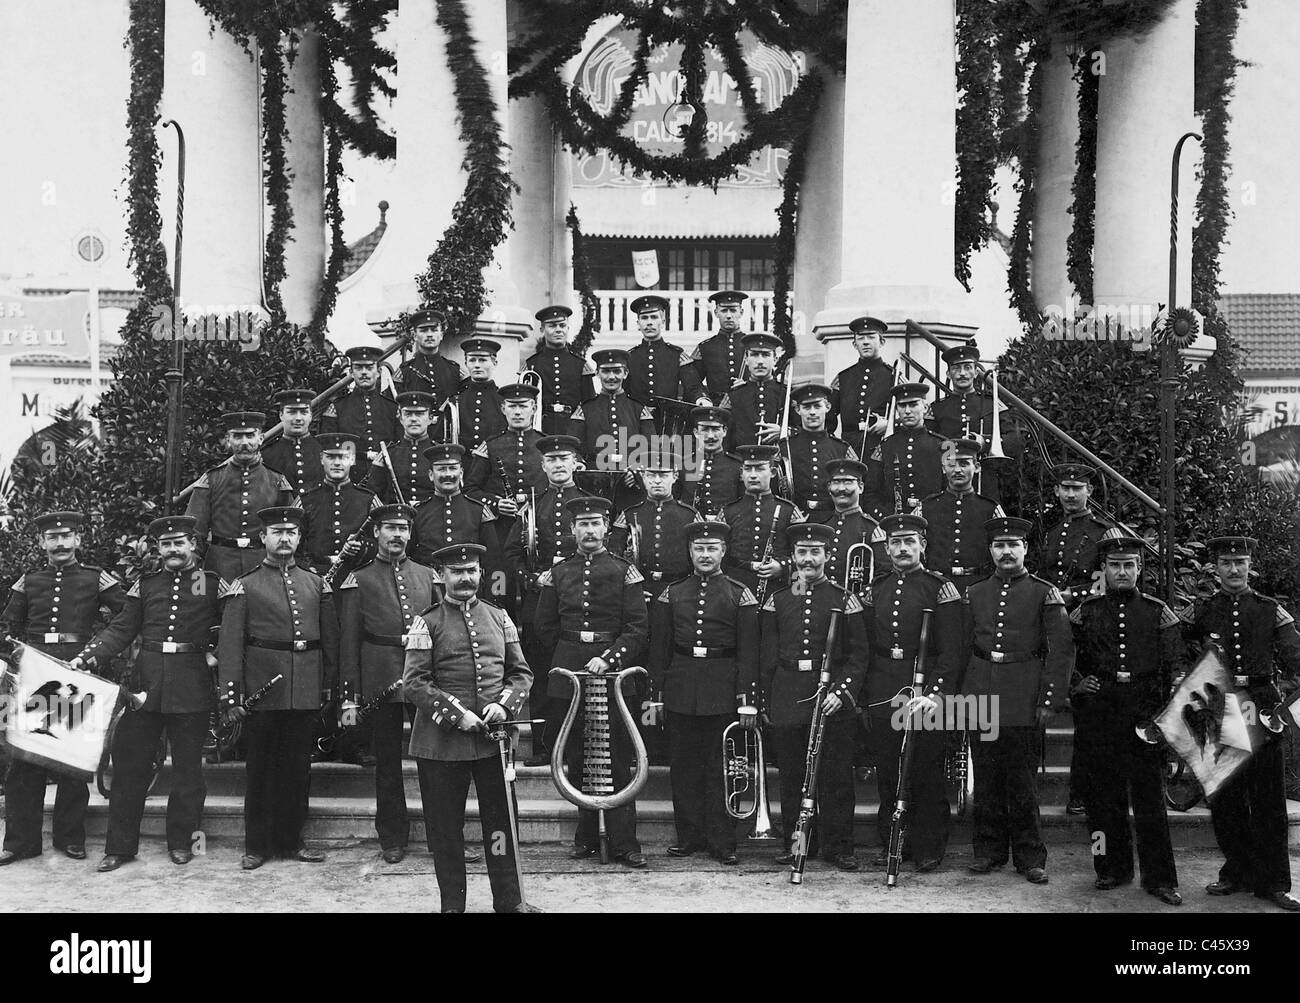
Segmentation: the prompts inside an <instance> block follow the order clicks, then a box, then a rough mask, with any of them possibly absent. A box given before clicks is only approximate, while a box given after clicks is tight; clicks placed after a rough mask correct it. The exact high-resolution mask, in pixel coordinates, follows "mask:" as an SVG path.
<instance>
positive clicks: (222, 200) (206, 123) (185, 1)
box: [159, 0, 263, 313]
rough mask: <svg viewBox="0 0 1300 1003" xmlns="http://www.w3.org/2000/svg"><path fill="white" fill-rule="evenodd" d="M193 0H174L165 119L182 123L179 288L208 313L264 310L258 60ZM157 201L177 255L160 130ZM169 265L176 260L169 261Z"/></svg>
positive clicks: (170, 177) (169, 136)
mask: <svg viewBox="0 0 1300 1003" xmlns="http://www.w3.org/2000/svg"><path fill="white" fill-rule="evenodd" d="M210 27H211V26H210V22H209V21H208V17H207V15H206V14H204V13H203V11H202V10H200V9H199V6H198V4H196V3H195V2H194V0H167V12H166V31H165V35H164V46H165V53H164V64H163V98H162V107H161V109H160V111H161V119H162V120H163V121H166V120H167V119H169V118H174V119H175V120H176V121H178V122H179V123H180V125H181V128H182V129H184V130H185V147H186V150H185V237H184V239H185V245H184V248H183V265H182V268H183V271H184V274H183V275H182V277H181V293H182V295H183V297H184V300H185V302H186V303H187V304H191V305H192V307H191V309H192V310H193V309H197V311H198V312H202V313H217V312H225V311H226V310H227V309H229V310H250V309H260V308H261V303H262V226H263V211H262V191H263V185H262V149H261V137H260V136H259V134H258V128H257V124H258V115H257V91H258V86H257V85H258V69H257V65H256V64H255V63H254V61H253V60H252V59H251V58H250V56H249V54H248V53H247V52H245V51H244V49H243V48H242V47H241V46H240V44H239V43H238V42H236V41H235V40H234V39H233V38H231V37H230V36H229V35H228V34H226V33H225V32H224V31H223V30H221V29H220V28H217V29H216V30H215V31H213V32H212V33H211V34H209V31H210ZM159 143H160V145H161V147H162V149H163V163H164V171H163V176H162V177H161V178H160V180H159V190H160V191H161V192H163V193H164V194H163V195H162V197H161V200H160V201H161V204H160V206H159V209H160V211H161V213H162V218H163V244H164V246H165V247H166V248H167V252H168V256H169V258H170V255H171V252H172V248H173V246H174V244H173V237H174V234H175V226H176V217H175V196H174V192H175V191H176V173H175V172H176V156H175V152H174V151H175V149H176V146H175V137H174V134H173V133H172V130H170V129H168V130H165V131H164V132H161V133H160V138H159ZM170 265H171V263H170V262H169V267H170Z"/></svg>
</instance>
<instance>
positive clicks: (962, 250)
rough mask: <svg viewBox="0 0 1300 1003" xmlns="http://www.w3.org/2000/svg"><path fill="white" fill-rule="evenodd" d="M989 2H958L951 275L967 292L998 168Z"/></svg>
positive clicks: (985, 233)
mask: <svg viewBox="0 0 1300 1003" xmlns="http://www.w3.org/2000/svg"><path fill="white" fill-rule="evenodd" d="M992 10H993V8H992V5H991V4H989V3H988V2H987V0H957V91H958V93H959V94H960V96H961V98H960V103H959V104H958V106H957V193H956V201H955V205H954V208H953V223H954V227H953V229H954V240H953V274H954V275H955V276H956V277H957V281H958V282H960V283H961V284H962V288H964V289H965V290H966V291H967V292H970V274H971V273H970V256H971V254H972V253H973V252H975V251H978V250H979V249H980V248H981V247H983V246H984V245H985V244H986V243H988V239H989V236H990V234H991V233H992V225H991V223H990V216H991V214H992V212H993V174H994V171H996V170H997V163H998V152H999V143H998V131H997V124H998V122H997V116H996V115H995V110H994V78H995V67H996V60H995V58H994V33H995V29H994V23H993V14H992Z"/></svg>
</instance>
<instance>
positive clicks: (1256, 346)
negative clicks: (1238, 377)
mask: <svg viewBox="0 0 1300 1003" xmlns="http://www.w3.org/2000/svg"><path fill="white" fill-rule="evenodd" d="M1219 309H1220V310H1221V311H1222V312H1223V315H1224V317H1225V318H1226V319H1227V321H1228V330H1229V331H1231V332H1232V336H1233V338H1235V339H1236V340H1237V342H1238V343H1239V344H1240V345H1241V347H1242V348H1244V349H1245V350H1246V360H1245V364H1244V366H1243V368H1244V369H1246V370H1247V371H1277V370H1283V371H1286V370H1292V371H1300V293H1235V294H1233V295H1229V296H1224V297H1222V298H1221V299H1220V300H1219Z"/></svg>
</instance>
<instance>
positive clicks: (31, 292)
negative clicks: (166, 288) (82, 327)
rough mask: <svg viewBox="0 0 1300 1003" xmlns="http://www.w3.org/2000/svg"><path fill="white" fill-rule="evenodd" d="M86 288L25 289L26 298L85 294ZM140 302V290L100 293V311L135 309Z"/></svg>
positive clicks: (101, 291) (111, 290)
mask: <svg viewBox="0 0 1300 1003" xmlns="http://www.w3.org/2000/svg"><path fill="white" fill-rule="evenodd" d="M85 291H86V289H85V287H84V286H82V287H81V288H75V287H72V286H67V287H56V286H41V287H39V288H30V289H28V288H25V289H23V295H24V296H66V295H67V294H68V293H84V292H85ZM139 300H140V291H139V290H138V289H101V290H100V291H99V306H100V309H101V310H102V309H106V308H108V307H118V308H119V309H122V310H131V309H134V307H135V305H136V303H138V302H139Z"/></svg>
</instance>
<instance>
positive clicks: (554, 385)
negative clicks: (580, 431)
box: [524, 305, 596, 435]
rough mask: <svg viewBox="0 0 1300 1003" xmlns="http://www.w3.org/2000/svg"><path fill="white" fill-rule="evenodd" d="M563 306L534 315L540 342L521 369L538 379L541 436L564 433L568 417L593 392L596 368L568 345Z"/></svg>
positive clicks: (571, 313) (565, 313) (566, 310)
mask: <svg viewBox="0 0 1300 1003" xmlns="http://www.w3.org/2000/svg"><path fill="white" fill-rule="evenodd" d="M572 315H573V311H572V310H570V309H569V308H568V307H567V306H559V305H552V306H545V307H542V309H540V310H538V311H537V313H536V314H534V316H535V317H536V318H537V322H538V323H539V324H540V325H541V326H542V340H541V343H540V344H539V345H538V346H537V351H536V352H534V353H533V354H532V355H531V356H529V358H528V361H527V362H526V363H525V364H524V368H526V369H530V370H532V371H533V372H535V373H537V374H538V375H539V376H540V377H541V378H542V394H541V397H542V399H541V401H539V402H538V406H539V407H540V408H541V409H542V433H543V434H544V435H561V434H563V433H565V432H566V431H568V428H569V416H570V415H572V414H573V412H574V411H576V410H577V409H578V405H579V404H581V403H582V402H583V401H585V400H586V399H587V398H588V397H590V396H591V395H592V394H593V393H595V391H596V388H595V385H594V382H595V381H594V379H593V377H595V375H596V368H595V366H593V365H592V364H591V363H590V362H588V361H587V360H586V358H584V357H583V356H582V355H579V354H578V352H577V350H576V349H574V347H573V346H572V345H570V344H569V317H571V316H572Z"/></svg>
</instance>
